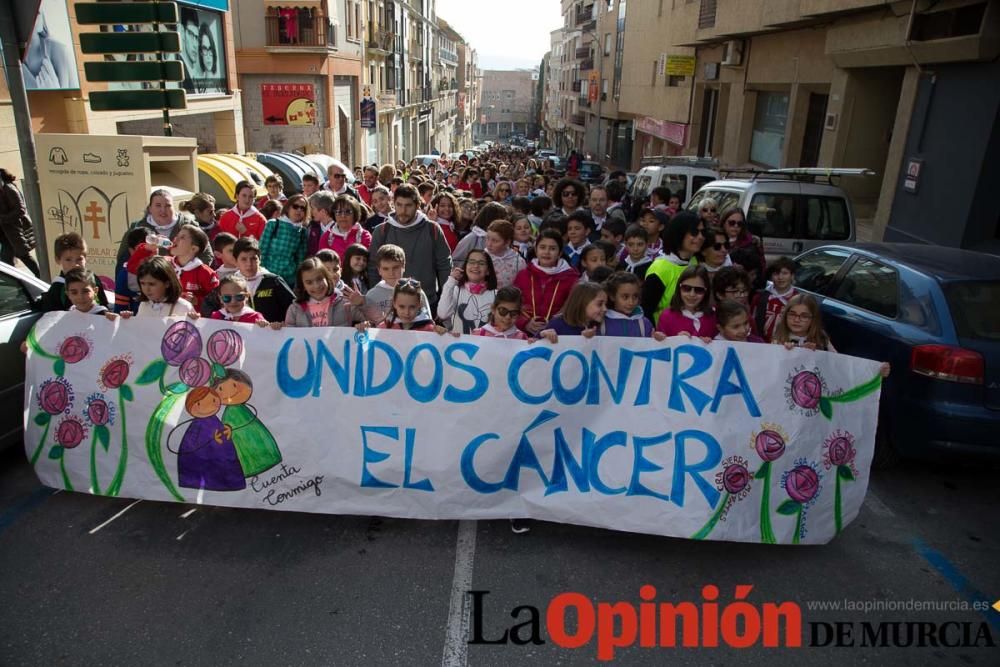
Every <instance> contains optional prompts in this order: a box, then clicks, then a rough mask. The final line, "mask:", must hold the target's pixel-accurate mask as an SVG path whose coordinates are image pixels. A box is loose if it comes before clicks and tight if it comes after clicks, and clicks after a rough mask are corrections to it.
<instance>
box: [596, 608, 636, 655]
mask: <svg viewBox="0 0 1000 667" xmlns="http://www.w3.org/2000/svg"><path fill="white" fill-rule="evenodd" d="M615 619H619V620H620V621H621V633H620V634H615V625H616V623H615ZM636 630H637V627H636V618H635V607H633V606H632V605H630V604H629V603H628V602H616V603H614V604H608V603H607V602H601V603H599V604H598V605H597V659H598V660H613V659H614V657H615V648H622V647H625V646H631V645H632V644H634V643H635V635H636Z"/></svg>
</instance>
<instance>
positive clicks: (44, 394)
mask: <svg viewBox="0 0 1000 667" xmlns="http://www.w3.org/2000/svg"><path fill="white" fill-rule="evenodd" d="M38 407H40V408H41V409H42V410H44V411H45V412H47V413H48V414H50V415H58V414H59V413H61V412H65V413H67V414H69V411H70V410H71V409H72V407H73V387H72V385H70V383H69V381H68V380H67V379H66V378H62V377H57V378H51V379H49V380H46V381H45V382H43V383H42V384H41V386H40V387H39V388H38Z"/></svg>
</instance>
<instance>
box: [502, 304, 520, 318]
mask: <svg viewBox="0 0 1000 667" xmlns="http://www.w3.org/2000/svg"><path fill="white" fill-rule="evenodd" d="M520 314H521V309H520V308H513V309H508V308H504V307H503V306H497V315H499V316H500V317H518V316H520Z"/></svg>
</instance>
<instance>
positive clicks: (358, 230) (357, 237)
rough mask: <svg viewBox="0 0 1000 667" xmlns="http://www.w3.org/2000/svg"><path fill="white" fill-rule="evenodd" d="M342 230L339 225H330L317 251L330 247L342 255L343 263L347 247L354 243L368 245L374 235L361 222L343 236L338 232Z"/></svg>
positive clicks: (338, 254) (320, 240)
mask: <svg viewBox="0 0 1000 667" xmlns="http://www.w3.org/2000/svg"><path fill="white" fill-rule="evenodd" d="M339 231H340V230H339V229H337V225H334V226H333V227H330V229H328V230H327V231H326V232H324V233H323V236H321V237H320V238H319V247H318V248H316V250H317V251H319V250H323V249H324V248H329V249H330V250H332V251H334V252H335V253H337V256H338V257H340V261H341V263H343V262H344V252H346V251H347V247H348V246H350V245H354V244H355V243H360V244H361V245H363V246H364V247H366V248H367V247H368V246H370V245H371V244H372V235H371V234H370V233H369V232H368V230H366V229H364V228H363V227H362V226H361V223H359V222H355V223H354V226H353V227H351V228H350V229H348V230H347V234H345V235H343V236H341V235H340V234H338V232H339Z"/></svg>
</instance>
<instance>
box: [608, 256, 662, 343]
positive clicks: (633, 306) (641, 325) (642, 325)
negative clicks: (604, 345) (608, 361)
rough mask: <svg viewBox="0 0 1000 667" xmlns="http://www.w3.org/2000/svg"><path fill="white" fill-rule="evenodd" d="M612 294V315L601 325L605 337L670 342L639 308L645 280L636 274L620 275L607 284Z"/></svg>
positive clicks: (612, 277)
mask: <svg viewBox="0 0 1000 667" xmlns="http://www.w3.org/2000/svg"><path fill="white" fill-rule="evenodd" d="M604 290H605V291H606V292H607V294H608V312H607V313H606V314H605V316H604V321H603V322H602V323H601V327H600V334H601V335H602V336H626V337H629V338H649V337H650V336H652V337H653V338H655V339H656V340H663V339H664V338H666V336H664V335H663V334H662V333H660V332H659V331H656V330H655V329H654V328H653V323H652V322H650V321H649V318H648V317H646V316H645V315H644V314H643V312H642V306H640V305H639V295H640V293H641V292H642V280H641V279H640V278H639V276H637V275H635V274H634V273H626V272H625V271H617V272H615V273H614V274H612V276H611V277H610V278H608V279H607V281H606V282H605V283H604Z"/></svg>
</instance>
